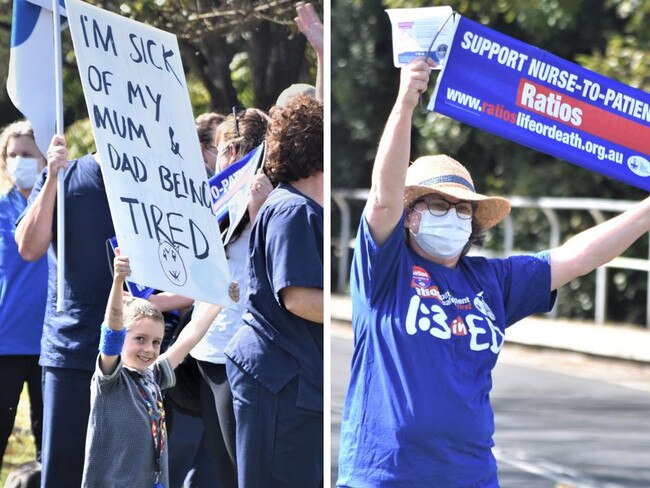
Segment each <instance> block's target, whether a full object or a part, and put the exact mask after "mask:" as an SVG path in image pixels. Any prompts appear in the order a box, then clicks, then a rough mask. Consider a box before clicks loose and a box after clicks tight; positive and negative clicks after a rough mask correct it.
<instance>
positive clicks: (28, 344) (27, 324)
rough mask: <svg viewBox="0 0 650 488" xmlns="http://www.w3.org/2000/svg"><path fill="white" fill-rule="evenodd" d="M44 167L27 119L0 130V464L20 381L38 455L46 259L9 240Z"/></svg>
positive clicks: (39, 450) (11, 427) (18, 393)
mask: <svg viewBox="0 0 650 488" xmlns="http://www.w3.org/2000/svg"><path fill="white" fill-rule="evenodd" d="M44 166H45V159H44V158H43V156H42V155H41V153H40V152H39V150H38V147H37V146H36V142H35V141H34V132H33V130H32V127H31V125H30V124H29V122H27V121H20V122H15V123H13V124H11V125H9V126H7V127H6V128H5V129H4V131H2V135H0V384H1V385H2V390H1V391H0V465H1V464H2V457H3V454H4V451H5V447H6V446H7V440H8V439H9V436H10V435H11V431H12V429H13V425H14V418H15V416H16V407H17V406H18V400H19V399H20V392H21V391H22V389H23V384H24V383H25V382H27V387H28V391H29V398H30V404H31V405H30V410H31V420H32V433H33V434H34V440H35V443H36V456H37V458H39V459H40V454H41V432H42V428H41V426H42V422H43V395H42V392H41V367H40V366H39V365H38V358H39V355H40V351H41V335H42V333H43V317H44V315H45V299H46V294H47V259H46V258H45V257H41V258H40V259H39V260H38V261H36V262H34V263H28V262H27V261H25V260H24V259H23V258H22V257H21V256H20V254H18V246H17V245H16V241H15V237H14V235H15V231H16V229H15V222H16V219H17V218H18V216H19V215H20V214H21V213H22V211H23V210H24V209H25V207H26V206H27V197H28V196H29V194H30V192H31V190H32V187H33V186H34V183H35V182H36V178H37V177H38V174H39V173H40V171H41V170H42V169H43V167H44Z"/></svg>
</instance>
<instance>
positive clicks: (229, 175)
mask: <svg viewBox="0 0 650 488" xmlns="http://www.w3.org/2000/svg"><path fill="white" fill-rule="evenodd" d="M263 156H264V144H261V145H259V146H258V147H256V148H255V149H253V150H252V151H251V152H249V153H247V154H245V155H244V156H243V157H242V158H241V159H239V160H238V161H235V162H234V163H233V164H231V165H230V166H228V167H227V168H226V169H224V170H223V171H221V172H220V173H217V174H216V175H214V176H213V177H212V178H210V181H209V183H210V193H211V194H212V202H213V203H212V208H213V210H214V213H215V215H216V216H217V219H218V220H219V222H221V221H222V220H223V219H224V218H225V217H226V216H227V215H228V210H229V203H230V202H231V200H232V199H233V198H234V197H235V196H236V195H237V194H238V193H239V192H241V191H242V190H244V189H245V191H246V192H248V187H249V186H250V182H251V179H252V177H253V176H255V171H256V170H257V168H259V167H260V166H261V165H262V162H263ZM232 223H233V222H231V224H232ZM235 225H236V223H235Z"/></svg>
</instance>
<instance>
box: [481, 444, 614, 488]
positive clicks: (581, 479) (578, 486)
mask: <svg viewBox="0 0 650 488" xmlns="http://www.w3.org/2000/svg"><path fill="white" fill-rule="evenodd" d="M492 452H493V453H494V457H496V459H497V461H499V462H500V463H503V464H508V465H510V466H513V467H515V468H517V469H520V470H521V471H525V472H527V473H531V474H534V475H537V476H540V477H541V478H544V479H547V480H550V481H554V482H555V483H557V484H558V486H562V487H563V488H625V487H624V486H623V485H618V484H615V483H601V482H598V481H596V480H594V479H593V478H591V477H590V476H589V475H587V474H585V473H581V472H580V471H578V470H576V469H574V468H570V467H568V466H562V465H560V464H557V463H553V462H551V461H545V460H543V459H536V460H534V459H529V458H528V457H527V456H526V455H525V454H523V453H513V452H510V451H508V452H506V451H501V450H500V449H496V448H495V449H493V450H492Z"/></svg>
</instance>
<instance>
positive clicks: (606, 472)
mask: <svg viewBox="0 0 650 488" xmlns="http://www.w3.org/2000/svg"><path fill="white" fill-rule="evenodd" d="M351 353H352V338H351V335H350V330H349V326H347V325H346V324H343V323H334V324H333V325H332V361H331V365H332V372H331V375H332V376H331V377H332V433H331V442H332V468H331V473H332V474H331V475H332V486H334V484H335V482H336V472H337V457H338V447H339V438H338V435H339V430H340V423H341V411H342V408H343V407H342V405H343V399H344V396H345V390H346V387H347V382H348V378H349V364H350V356H351ZM493 378H494V388H493V391H492V395H491V397H492V404H493V407H494V411H495V420H496V435H495V442H496V448H495V455H496V457H497V460H498V462H499V479H500V481H501V486H502V488H511V487H512V488H560V487H561V488H573V487H576V488H577V487H580V488H582V487H585V488H588V487H594V488H596V487H598V488H601V487H602V488H620V487H630V488H636V487H638V488H642V487H643V488H649V487H650V366H643V365H634V364H629V363H621V362H613V361H606V360H601V359H594V358H588V357H584V356H579V355H575V354H567V353H558V352H544V351H534V350H530V349H522V348H519V347H516V346H512V345H507V346H506V347H505V348H504V350H503V351H502V352H501V357H500V358H499V363H498V365H497V367H496V369H495V371H494V375H493ZM423 488H426V487H423ZM442 488H444V487H442Z"/></svg>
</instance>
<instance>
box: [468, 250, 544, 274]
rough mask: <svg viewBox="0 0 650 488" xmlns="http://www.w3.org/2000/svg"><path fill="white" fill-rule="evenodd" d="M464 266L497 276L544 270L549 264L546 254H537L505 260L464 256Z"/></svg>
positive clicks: (516, 256)
mask: <svg viewBox="0 0 650 488" xmlns="http://www.w3.org/2000/svg"><path fill="white" fill-rule="evenodd" d="M463 263H464V266H465V267H466V268H468V269H471V270H473V271H476V272H479V273H480V272H482V273H488V272H493V273H497V274H499V275H501V274H503V273H512V272H513V271H515V272H516V271H518V270H524V269H529V270H530V271H532V270H534V269H539V268H546V267H548V266H549V263H550V256H549V254H548V252H540V253H537V254H515V255H512V256H508V257H505V258H486V257H483V256H466V257H464V258H463Z"/></svg>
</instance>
